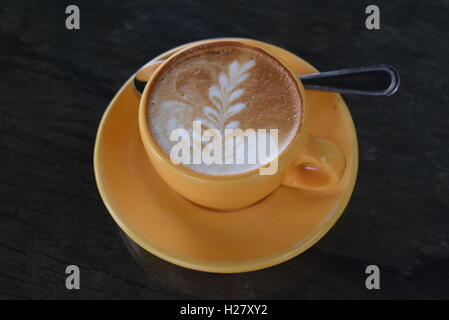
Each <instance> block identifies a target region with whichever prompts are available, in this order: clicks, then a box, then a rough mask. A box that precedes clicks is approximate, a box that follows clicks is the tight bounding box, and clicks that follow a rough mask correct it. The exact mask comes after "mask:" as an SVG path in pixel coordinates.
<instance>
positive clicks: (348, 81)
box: [133, 60, 400, 96]
mask: <svg viewBox="0 0 449 320" xmlns="http://www.w3.org/2000/svg"><path fill="white" fill-rule="evenodd" d="M163 62H164V61H163V60H159V61H153V62H148V63H147V64H145V65H144V66H143V67H142V68H140V69H139V70H138V71H137V72H136V74H135V75H134V79H133V84H134V88H135V89H136V91H137V93H138V94H142V92H143V90H144V88H145V85H146V83H147V81H148V79H149V78H150V76H151V74H152V73H153V72H154V71H155V70H156V69H157V68H158V67H159V66H160V65H161V64H162V63H163ZM299 79H300V80H301V82H302V84H303V85H304V88H305V89H307V90H319V91H331V92H339V93H349V94H362V95H371V96H391V95H392V94H393V93H395V92H396V91H397V90H398V88H399V83H400V79H399V73H398V72H397V70H396V69H395V68H393V67H392V66H389V65H385V64H379V65H373V66H364V67H355V68H347V69H340V70H334V71H326V72H319V73H312V74H302V75H299Z"/></svg>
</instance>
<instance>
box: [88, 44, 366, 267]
mask: <svg viewBox="0 0 449 320" xmlns="http://www.w3.org/2000/svg"><path fill="white" fill-rule="evenodd" d="M240 40H242V39H240ZM244 41H246V42H248V43H250V44H253V45H254V44H255V45H259V46H261V47H263V49H264V50H266V51H267V52H269V53H272V54H273V55H276V56H277V57H278V58H280V59H281V60H283V61H284V62H285V63H288V64H289V65H291V66H292V69H293V70H296V71H297V73H298V74H304V73H312V72H316V69H315V68H313V67H312V66H311V65H309V64H308V63H306V62H305V61H303V60H302V59H300V58H298V57H297V56H295V55H293V54H292V53H290V52H288V51H285V50H283V49H281V48H278V47H275V46H272V45H268V44H266V43H262V42H258V41H254V40H247V39H245V40H244ZM176 50H179V48H175V49H173V50H171V51H169V52H166V53H164V54H162V55H160V56H158V57H156V58H155V59H161V58H166V57H167V56H169V55H171V54H173V53H174V52H175V51H176ZM306 95H307V97H306V98H307V100H308V103H309V104H310V131H311V133H312V134H315V135H317V136H320V137H323V138H325V139H328V140H329V141H332V142H334V143H335V144H337V145H338V146H339V147H340V149H341V150H342V151H343V152H344V154H345V156H346V159H347V168H346V171H345V174H344V176H343V178H342V180H341V181H340V183H339V184H338V185H337V186H336V187H335V188H332V189H331V190H328V191H324V192H323V191H302V190H298V189H293V188H289V187H285V186H281V187H280V188H279V189H278V190H277V191H275V192H274V193H273V194H271V195H270V196H268V197H267V198H265V199H264V200H262V201H260V202H258V203H256V204H255V205H253V206H251V207H249V208H246V209H243V210H239V211H234V212H217V211H213V210H209V209H206V208H203V207H200V206H197V205H195V204H193V203H191V202H190V201H188V200H186V199H184V198H182V197H181V196H179V195H178V194H177V193H175V192H174V191H173V190H171V189H170V188H169V187H168V186H167V185H166V184H165V182H164V181H163V180H161V178H160V177H159V176H158V175H157V173H156V172H155V171H154V169H153V168H152V165H151V162H150V160H149V159H148V158H147V156H146V154H145V151H144V148H143V145H142V142H141V140H140V135H139V131H138V123H137V117H138V107H139V98H140V96H138V95H137V94H136V92H135V91H134V88H133V85H132V83H131V79H129V80H128V81H127V82H126V83H125V84H124V85H123V87H122V88H121V89H120V91H119V92H118V93H117V94H116V96H115V97H114V99H112V101H111V103H110V105H109V107H108V109H107V110H106V112H105V114H104V116H103V119H102V120H101V123H100V126H99V129H98V133H97V138H96V143H95V152H94V167H95V177H96V181H97V185H98V189H99V191H100V195H101V197H102V199H103V201H104V203H105V205H106V207H107V208H108V210H109V212H110V214H111V216H112V217H113V218H114V220H115V221H116V223H117V224H118V225H119V226H120V227H121V229H122V230H123V231H124V232H125V233H126V234H127V235H128V236H129V237H130V238H131V239H132V240H133V241H135V242H136V243H137V244H139V245H140V246H141V247H143V248H144V249H146V250H147V251H149V252H150V253H152V254H154V255H156V256H158V257H160V258H162V259H165V260H167V261H169V262H172V263H174V264H177V265H180V266H183V267H186V268H191V269H195V270H201V271H209V272H219V273H232V272H244V271H251V270H257V269H262V268H266V267H269V266H272V265H275V264H278V263H281V262H283V261H286V260H288V259H290V258H292V257H294V256H296V255H298V254H300V253H302V252H303V251H305V250H306V249H308V248H309V247H310V246H312V245H313V244H315V243H316V242H317V241H318V240H319V239H320V238H321V237H323V235H324V234H326V232H328V231H329V229H330V228H331V227H332V226H333V225H334V224H335V222H336V221H337V219H338V218H339V217H340V216H341V214H342V213H343V210H344V208H345V207H346V205H347V203H348V201H349V198H350V196H351V194H352V191H353V188H354V184H355V180H356V176H357V168H358V148H357V137H356V133H355V128H354V124H353V122H352V119H351V115H350V113H349V111H348V108H347V106H346V104H345V102H344V101H343V99H342V98H341V96H340V95H338V94H334V93H324V92H317V91H307V93H306Z"/></svg>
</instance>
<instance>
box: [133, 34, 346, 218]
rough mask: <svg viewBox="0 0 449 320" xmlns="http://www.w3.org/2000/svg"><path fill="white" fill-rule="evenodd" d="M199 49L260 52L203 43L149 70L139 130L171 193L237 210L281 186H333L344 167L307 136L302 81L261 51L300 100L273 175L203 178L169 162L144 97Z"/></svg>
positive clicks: (337, 154) (333, 151) (334, 152)
mask: <svg viewBox="0 0 449 320" xmlns="http://www.w3.org/2000/svg"><path fill="white" fill-rule="evenodd" d="M204 45H207V46H208V47H214V46H221V45H232V46H241V47H252V48H257V49H258V50H262V51H264V50H263V48H261V47H258V46H257V45H249V44H247V43H244V42H240V41H238V40H232V41H230V40H210V41H204V42H201V43H200V44H192V45H191V46H188V47H186V48H184V49H182V50H180V51H178V52H177V53H175V54H173V55H172V56H170V57H169V58H168V59H167V60H165V61H164V62H163V63H162V64H161V65H160V66H159V67H157V68H156V69H155V70H154V72H153V74H152V75H151V77H150V79H149V80H148V82H147V85H146V87H145V90H144V92H143V94H142V97H141V100H140V105H139V130H140V135H141V138H142V142H143V145H144V147H145V150H146V153H147V155H148V157H149V158H150V160H151V163H152V164H153V166H154V168H155V170H156V171H157V172H158V174H159V175H160V176H161V177H162V179H163V180H164V181H165V182H166V183H167V184H168V185H169V186H170V187H171V188H172V189H173V190H175V191H176V192H178V193H179V194H180V195H182V196H183V197H185V198H187V199H189V200H190V201H192V202H194V203H196V204H199V205H202V206H205V207H209V208H213V209H218V210H236V209H240V208H243V207H246V206H249V205H251V204H254V203H255V202H257V201H259V200H261V199H263V198H265V197H267V196H268V195H270V194H271V193H272V192H273V191H275V190H276V189H277V188H278V187H279V186H281V185H286V186H288V187H293V188H298V189H304V190H315V192H320V191H321V190H326V189H329V188H332V187H334V186H335V185H336V184H337V183H338V182H339V180H340V178H341V177H342V175H343V173H344V170H345V167H346V159H345V156H344V154H343V153H342V152H341V150H340V149H339V148H338V147H337V146H336V145H335V144H333V143H332V142H330V141H327V140H325V139H322V138H319V137H316V136H314V135H312V134H310V133H309V131H308V108H309V106H308V104H307V101H306V95H305V92H304V87H303V86H302V84H301V81H300V80H299V78H298V76H297V75H296V74H294V73H293V72H292V70H291V68H290V67H289V66H288V65H286V64H285V63H283V62H282V61H281V60H280V59H279V58H277V57H275V56H273V55H272V54H269V53H267V52H265V51H264V52H265V53H266V54H267V55H270V56H272V57H273V58H275V59H276V60H277V61H278V62H279V63H281V64H282V65H283V66H284V67H285V69H286V70H287V71H288V72H289V73H290V74H291V75H292V77H293V78H294V79H295V81H296V85H297V88H298V90H299V92H300V95H301V98H302V116H301V119H300V121H301V124H300V130H299V131H298V132H297V134H296V136H295V137H294V139H293V140H292V141H291V143H290V144H289V146H288V147H287V148H285V149H284V150H283V151H282V152H281V153H279V155H277V157H276V159H275V161H277V171H276V172H275V173H274V174H272V175H261V174H260V171H259V169H254V170H251V171H247V172H243V173H238V174H229V175H208V174H204V173H200V172H197V171H194V170H192V169H190V168H188V167H186V166H183V165H181V164H174V163H173V162H172V161H171V159H170V156H169V155H168V154H167V153H165V152H164V151H163V150H162V148H161V147H160V146H159V145H158V143H157V142H156V139H155V137H154V136H153V134H152V132H151V129H150V128H149V121H148V119H149V115H148V104H149V97H150V95H151V93H152V90H153V89H154V85H155V83H156V81H157V79H158V78H159V76H160V74H161V73H162V71H164V70H165V69H166V68H168V67H169V66H171V65H172V64H173V63H174V62H175V61H176V60H177V59H178V57H180V56H182V55H183V54H185V53H186V52H187V51H188V52H189V54H191V53H193V52H195V50H196V47H198V48H199V47H200V46H204Z"/></svg>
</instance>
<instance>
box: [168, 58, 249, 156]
mask: <svg viewBox="0 0 449 320" xmlns="http://www.w3.org/2000/svg"><path fill="white" fill-rule="evenodd" d="M254 65H255V62H254V60H249V61H248V62H246V63H244V64H243V65H240V64H239V63H238V62H237V61H233V62H231V63H230V64H229V65H228V67H227V72H221V73H220V75H219V76H218V79H217V80H218V82H217V83H216V84H214V85H212V86H211V87H210V88H209V91H208V97H209V100H210V102H211V104H210V105H208V106H204V107H203V108H202V109H201V111H202V114H201V116H197V117H196V118H194V108H193V106H192V105H191V104H189V103H184V102H180V101H175V100H170V101H164V102H162V104H161V108H160V110H161V111H162V113H163V114H172V115H173V116H172V117H171V118H169V119H168V121H167V122H166V126H165V128H166V130H167V131H166V133H167V137H170V134H171V132H172V131H173V130H175V129H178V128H183V129H187V130H188V132H189V133H190V137H191V138H192V142H193V144H192V145H191V146H190V148H191V150H192V151H193V153H194V154H199V155H200V154H201V147H200V146H202V145H203V146H204V145H205V144H206V143H207V141H203V140H202V137H201V136H198V135H197V134H196V133H195V132H194V131H193V128H192V127H191V125H192V122H193V121H194V120H196V121H200V122H201V125H202V126H204V127H206V128H209V129H217V130H218V131H220V132H221V134H222V136H223V138H224V144H225V145H224V146H223V148H224V150H223V151H224V152H223V156H224V159H225V161H226V160H227V159H229V158H232V157H233V154H234V152H235V154H239V153H243V152H244V148H245V147H244V139H243V137H234V138H230V139H228V138H229V137H232V133H231V135H229V136H226V135H225V129H234V130H235V129H238V128H239V127H240V121H238V120H232V121H231V120H230V119H231V118H232V117H234V116H235V115H237V114H238V113H240V112H241V111H242V110H244V109H245V107H246V103H244V102H237V100H238V99H239V98H240V97H242V95H243V94H244V93H245V90H244V89H242V88H240V89H239V88H238V87H239V85H241V84H242V83H243V82H244V81H246V80H247V79H248V78H249V76H250V73H249V72H248V70H250V69H251V68H252V67H254ZM161 116H162V115H161ZM161 119H162V118H161ZM184 124H187V127H186V126H185V125H184ZM181 143H182V144H184V143H185V142H184V141H182V142H181ZM231 144H233V145H232V148H231V149H233V150H234V151H233V152H231V153H229V152H228V151H229V149H227V148H226V146H228V145H229V146H231ZM199 147H200V148H199Z"/></svg>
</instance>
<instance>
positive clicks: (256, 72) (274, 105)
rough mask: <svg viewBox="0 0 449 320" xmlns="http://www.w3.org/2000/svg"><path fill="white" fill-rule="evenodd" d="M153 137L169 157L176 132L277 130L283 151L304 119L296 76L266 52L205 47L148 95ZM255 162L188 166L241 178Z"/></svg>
mask: <svg viewBox="0 0 449 320" xmlns="http://www.w3.org/2000/svg"><path fill="white" fill-rule="evenodd" d="M148 101H149V105H148V108H149V109H148V117H149V127H150V130H151V133H152V134H153V136H154V137H155V139H156V141H157V143H158V144H159V145H160V147H161V148H162V150H164V151H165V152H166V153H167V154H170V150H171V148H172V147H173V145H174V144H175V143H176V142H172V141H170V134H171V132H172V130H173V129H176V128H185V129H186V130H189V131H190V132H191V130H192V122H193V121H194V120H199V121H201V124H202V129H203V130H205V129H208V128H215V129H218V130H219V131H220V132H224V130H225V129H226V128H228V129H236V128H240V129H242V130H246V129H255V130H256V131H257V129H278V153H281V152H282V151H283V150H284V149H285V148H286V147H287V146H288V145H289V144H290V142H291V141H292V140H293V138H294V137H295V136H296V133H297V132H298V130H299V129H300V125H301V118H302V97H301V94H300V91H299V89H298V87H297V83H296V81H295V80H294V79H293V78H292V75H291V74H290V73H289V72H288V71H287V70H286V69H285V68H284V67H283V66H282V65H281V64H280V63H279V62H278V61H277V60H275V59H274V58H273V57H271V56H269V55H268V54H266V53H264V52H263V51H261V50H258V49H255V48H251V47H246V46H239V45H235V44H221V45H219V46H214V45H213V46H210V47H208V46H202V47H199V48H195V49H194V50H191V51H189V52H186V53H184V54H182V55H180V56H178V57H177V58H175V59H174V61H173V62H171V63H169V64H168V65H167V66H166V67H165V68H164V69H163V70H162V71H161V73H160V74H159V76H158V78H157V79H156V82H155V83H154V85H153V88H152V90H151V92H150V96H149V100H148ZM260 165H261V163H256V164H239V165H224V164H223V165H215V164H209V165H206V164H197V165H195V164H193V165H186V166H187V167H190V168H191V169H193V170H196V171H199V172H203V173H207V174H217V175H222V174H236V173H241V172H245V171H248V170H252V169H255V168H257V167H258V166H260Z"/></svg>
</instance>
